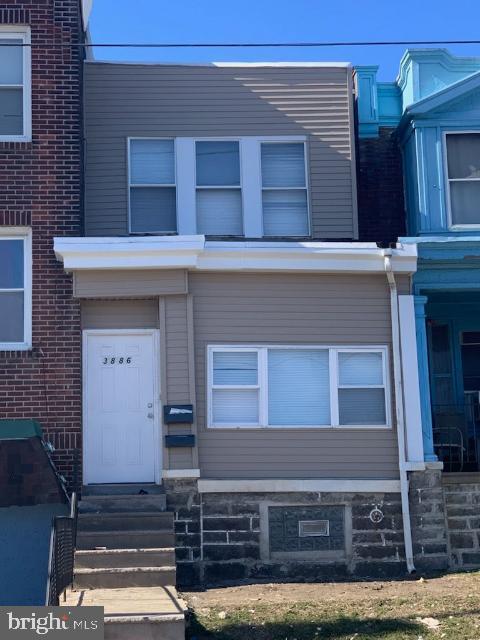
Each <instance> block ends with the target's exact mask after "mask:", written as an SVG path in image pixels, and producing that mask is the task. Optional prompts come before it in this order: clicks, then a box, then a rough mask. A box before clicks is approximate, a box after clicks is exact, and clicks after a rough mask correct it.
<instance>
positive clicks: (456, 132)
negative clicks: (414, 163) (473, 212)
mask: <svg viewBox="0 0 480 640" xmlns="http://www.w3.org/2000/svg"><path fill="white" fill-rule="evenodd" d="M470 133H475V134H478V135H479V136H480V129H459V130H456V129H449V130H445V131H443V134H442V152H443V177H444V183H445V201H446V207H447V224H448V228H449V229H451V230H452V231H469V230H475V229H480V211H479V222H478V224H454V223H453V215H452V199H451V194H450V182H480V178H449V177H448V148H447V136H448V135H464V134H470Z"/></svg>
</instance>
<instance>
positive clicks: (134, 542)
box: [77, 529, 175, 550]
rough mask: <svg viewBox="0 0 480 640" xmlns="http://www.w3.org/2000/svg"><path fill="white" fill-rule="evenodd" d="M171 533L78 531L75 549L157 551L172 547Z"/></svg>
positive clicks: (172, 537)
mask: <svg viewBox="0 0 480 640" xmlns="http://www.w3.org/2000/svg"><path fill="white" fill-rule="evenodd" d="M174 537H175V536H174V534H173V529H172V531H152V530H149V531H118V530H116V529H113V530H105V531H80V530H79V531H78V532H77V549H81V550H82V549H98V548H99V547H100V548H102V547H104V548H105V549H145V548H146V549H148V548H150V549H158V548H159V547H173V546H174V544H175V541H174Z"/></svg>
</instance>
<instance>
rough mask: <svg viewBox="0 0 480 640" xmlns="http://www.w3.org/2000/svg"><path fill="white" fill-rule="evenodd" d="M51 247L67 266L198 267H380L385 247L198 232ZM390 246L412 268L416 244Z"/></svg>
mask: <svg viewBox="0 0 480 640" xmlns="http://www.w3.org/2000/svg"><path fill="white" fill-rule="evenodd" d="M54 249H55V255H56V256H57V259H58V260H60V261H62V262H63V264H64V267H65V269H66V270H67V271H76V270H81V269H162V268H165V269H171V268H174V267H177V268H184V269H191V270H197V271H287V272H288V271H290V272H292V271H293V272H324V273H328V272H351V273H357V272H370V273H383V272H384V269H385V265H384V256H385V253H386V250H384V249H379V248H378V247H377V246H376V244H375V243H371V242H368V243H367V242H355V243H354V242H265V241H258V242H248V241H245V242H237V241H232V242H214V241H212V242H210V241H205V237H204V236H199V235H196V236H156V237H129V238H55V240H54ZM388 252H389V253H390V252H391V261H392V266H393V269H394V271H395V272H397V273H414V272H415V271H416V264H417V248H416V245H413V244H412V245H405V246H404V245H397V247H396V248H395V249H391V250H388Z"/></svg>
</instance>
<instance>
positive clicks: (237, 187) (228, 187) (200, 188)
mask: <svg viewBox="0 0 480 640" xmlns="http://www.w3.org/2000/svg"><path fill="white" fill-rule="evenodd" d="M197 142H236V143H238V162H239V174H240V175H239V183H238V184H235V185H223V184H222V185H211V186H208V185H203V184H201V185H198V184H197ZM193 146H194V154H195V163H194V168H193V170H194V180H193V184H194V188H195V229H198V212H197V193H198V191H205V190H208V189H211V190H212V191H217V190H218V191H226V190H233V189H235V190H238V191H240V201H241V207H242V208H241V212H240V213H241V216H242V219H241V227H242V235H243V236H245V221H244V211H245V203H244V201H243V199H244V188H243V173H244V171H243V169H244V167H243V163H242V142H241V139H240V138H236V137H232V138H223V139H222V140H218V139H212V138H195V139H194V140H193ZM218 235H222V234H218ZM232 237H235V238H238V237H239V236H238V235H233V236H232Z"/></svg>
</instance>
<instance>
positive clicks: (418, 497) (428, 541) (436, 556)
mask: <svg viewBox="0 0 480 640" xmlns="http://www.w3.org/2000/svg"><path fill="white" fill-rule="evenodd" d="M410 518H411V526H412V540H413V555H414V562H415V567H416V569H417V570H419V571H445V570H446V569H447V568H448V566H449V552H448V539H447V529H446V520H445V502H444V496H443V489H442V471H441V470H440V469H430V470H427V471H415V472H412V473H410Z"/></svg>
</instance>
